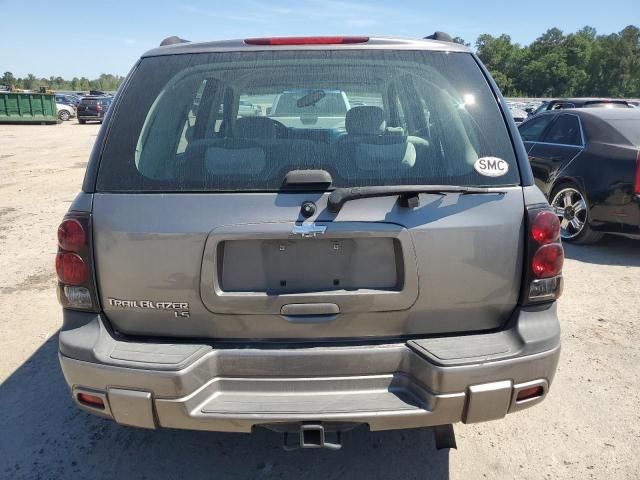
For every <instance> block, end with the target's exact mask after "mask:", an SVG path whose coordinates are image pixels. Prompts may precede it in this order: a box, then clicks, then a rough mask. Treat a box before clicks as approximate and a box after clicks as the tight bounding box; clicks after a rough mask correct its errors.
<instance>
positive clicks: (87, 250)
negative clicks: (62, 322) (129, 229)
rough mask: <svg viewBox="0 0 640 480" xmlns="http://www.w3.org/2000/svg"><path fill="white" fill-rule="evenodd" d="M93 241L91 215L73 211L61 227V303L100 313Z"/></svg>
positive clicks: (67, 306)
mask: <svg viewBox="0 0 640 480" xmlns="http://www.w3.org/2000/svg"><path fill="white" fill-rule="evenodd" d="M91 246H92V242H91V216H90V215H89V214H88V213H80V212H71V213H69V214H67V216H65V218H64V220H63V221H62V223H61V224H60V226H59V227H58V253H57V255H56V273H57V275H58V300H59V301H60V304H61V305H62V306H63V307H64V308H70V309H74V310H86V311H92V312H98V311H99V304H98V295H97V292H96V285H95V278H94V270H93V254H92V249H91Z"/></svg>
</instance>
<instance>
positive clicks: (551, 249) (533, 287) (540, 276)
mask: <svg viewBox="0 0 640 480" xmlns="http://www.w3.org/2000/svg"><path fill="white" fill-rule="evenodd" d="M527 226H528V228H527V247H526V252H527V255H526V259H525V273H524V279H523V285H522V301H521V303H522V304H523V305H531V304H535V303H542V302H550V301H553V300H556V299H557V298H558V297H560V295H561V294H562V287H563V280H562V265H563V263H564V249H563V248H562V244H561V243H560V220H559V219H558V217H557V216H556V214H555V213H554V212H553V211H552V210H550V208H549V207H548V206H538V207H533V208H529V209H528V210H527Z"/></svg>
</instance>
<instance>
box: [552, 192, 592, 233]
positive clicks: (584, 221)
mask: <svg viewBox="0 0 640 480" xmlns="http://www.w3.org/2000/svg"><path fill="white" fill-rule="evenodd" d="M551 208H553V211H554V212H555V213H556V215H558V218H559V219H560V236H561V237H562V241H564V242H570V243H581V244H588V243H595V242H597V241H598V240H600V239H601V238H602V236H603V233H600V232H594V231H593V230H592V229H591V227H590V226H589V205H588V204H587V201H586V198H585V195H584V193H582V191H581V190H580V188H578V187H577V186H576V185H573V184H564V185H560V186H558V187H556V188H555V189H554V191H553V193H552V194H551Z"/></svg>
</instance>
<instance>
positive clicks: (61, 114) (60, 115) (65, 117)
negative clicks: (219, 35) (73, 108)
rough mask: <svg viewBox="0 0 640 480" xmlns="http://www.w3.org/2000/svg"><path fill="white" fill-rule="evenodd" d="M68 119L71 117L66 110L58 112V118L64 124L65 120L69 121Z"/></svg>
mask: <svg viewBox="0 0 640 480" xmlns="http://www.w3.org/2000/svg"><path fill="white" fill-rule="evenodd" d="M69 117H71V115H70V114H69V112H68V111H67V110H60V111H59V112H58V118H59V119H60V120H62V121H63V122H66V121H67V120H69Z"/></svg>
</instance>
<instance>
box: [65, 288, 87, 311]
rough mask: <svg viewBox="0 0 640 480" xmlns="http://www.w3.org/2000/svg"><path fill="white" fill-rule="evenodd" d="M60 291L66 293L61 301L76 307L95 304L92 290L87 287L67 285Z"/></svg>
mask: <svg viewBox="0 0 640 480" xmlns="http://www.w3.org/2000/svg"><path fill="white" fill-rule="evenodd" d="M60 293H62V294H64V298H63V299H60V301H66V303H68V304H69V305H73V306H74V307H76V308H91V307H92V306H93V298H92V297H91V292H90V291H89V289H88V288H86V287H76V286H73V285H65V286H64V287H63V288H62V290H61V291H60Z"/></svg>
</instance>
